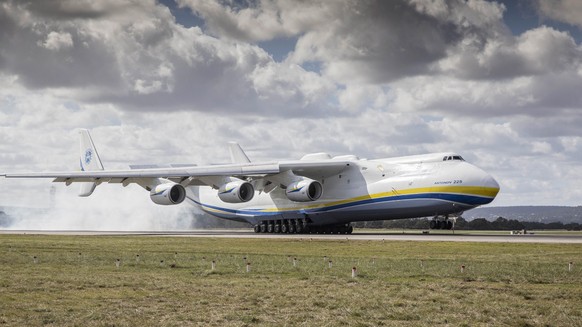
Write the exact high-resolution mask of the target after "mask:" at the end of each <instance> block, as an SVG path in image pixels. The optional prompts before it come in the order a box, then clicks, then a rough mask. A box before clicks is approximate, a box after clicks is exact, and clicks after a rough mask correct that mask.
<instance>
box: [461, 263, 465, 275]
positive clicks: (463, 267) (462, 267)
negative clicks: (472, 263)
mask: <svg viewBox="0 0 582 327" xmlns="http://www.w3.org/2000/svg"><path fill="white" fill-rule="evenodd" d="M464 272H465V265H461V273H464Z"/></svg>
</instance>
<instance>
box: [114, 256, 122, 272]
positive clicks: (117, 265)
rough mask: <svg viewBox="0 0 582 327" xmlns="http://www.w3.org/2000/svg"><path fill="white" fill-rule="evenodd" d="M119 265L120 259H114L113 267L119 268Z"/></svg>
mask: <svg viewBox="0 0 582 327" xmlns="http://www.w3.org/2000/svg"><path fill="white" fill-rule="evenodd" d="M119 265H121V260H119V258H118V259H115V268H117V269H119Z"/></svg>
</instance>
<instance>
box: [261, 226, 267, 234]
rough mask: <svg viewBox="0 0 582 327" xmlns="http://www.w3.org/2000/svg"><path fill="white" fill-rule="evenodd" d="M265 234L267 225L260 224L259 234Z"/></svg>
mask: <svg viewBox="0 0 582 327" xmlns="http://www.w3.org/2000/svg"><path fill="white" fill-rule="evenodd" d="M266 232H267V225H265V224H261V233H266Z"/></svg>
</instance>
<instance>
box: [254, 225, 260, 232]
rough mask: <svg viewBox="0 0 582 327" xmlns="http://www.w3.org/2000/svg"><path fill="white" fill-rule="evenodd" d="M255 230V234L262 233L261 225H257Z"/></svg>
mask: <svg viewBox="0 0 582 327" xmlns="http://www.w3.org/2000/svg"><path fill="white" fill-rule="evenodd" d="M254 230H255V233H260V232H261V225H255V227H254Z"/></svg>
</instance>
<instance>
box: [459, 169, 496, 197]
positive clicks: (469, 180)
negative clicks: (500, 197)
mask: <svg viewBox="0 0 582 327" xmlns="http://www.w3.org/2000/svg"><path fill="white" fill-rule="evenodd" d="M453 171H454V174H456V175H457V176H462V178H461V179H462V183H463V184H464V185H466V186H470V187H476V188H474V190H475V192H476V195H477V194H478V195H479V196H480V197H481V201H482V202H481V203H480V204H481V205H483V204H487V203H491V202H492V201H493V200H494V199H495V197H496V196H497V194H498V193H499V183H497V181H496V180H495V178H493V177H492V176H491V175H489V174H488V173H487V172H485V171H484V170H482V169H481V168H479V167H476V166H474V165H472V164H470V163H467V162H464V163H462V164H460V165H459V166H457V167H455V168H454V170H453Z"/></svg>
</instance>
